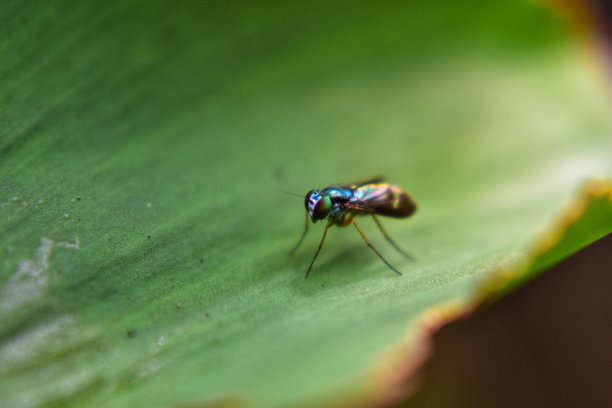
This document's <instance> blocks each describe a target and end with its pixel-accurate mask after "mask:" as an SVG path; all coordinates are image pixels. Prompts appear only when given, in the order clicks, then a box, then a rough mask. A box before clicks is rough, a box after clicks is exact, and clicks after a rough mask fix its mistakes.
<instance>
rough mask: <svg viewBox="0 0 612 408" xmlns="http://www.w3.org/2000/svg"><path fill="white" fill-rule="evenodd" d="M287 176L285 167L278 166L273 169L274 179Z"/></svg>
mask: <svg viewBox="0 0 612 408" xmlns="http://www.w3.org/2000/svg"><path fill="white" fill-rule="evenodd" d="M286 176H287V171H286V170H285V168H284V167H281V166H276V167H275V168H274V170H272V177H274V179H276V180H277V181H282V180H284V179H285V178H286Z"/></svg>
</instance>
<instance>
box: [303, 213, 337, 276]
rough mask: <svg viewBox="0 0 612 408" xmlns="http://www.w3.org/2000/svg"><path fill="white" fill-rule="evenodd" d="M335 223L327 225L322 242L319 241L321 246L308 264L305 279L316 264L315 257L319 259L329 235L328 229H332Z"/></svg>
mask: <svg viewBox="0 0 612 408" xmlns="http://www.w3.org/2000/svg"><path fill="white" fill-rule="evenodd" d="M333 225H334V224H333V223H331V222H330V223H329V224H327V225H326V226H325V231H323V238H321V242H320V243H319V248H317V252H315V254H314V256H313V257H312V261H310V265H309V266H308V270H307V271H306V276H304V279H306V278H307V277H308V274H310V270H311V269H312V265H313V264H314V262H315V259H317V256H318V255H319V252H321V248H323V242H325V237H326V236H327V230H328V229H330V228H331V227H332V226H333Z"/></svg>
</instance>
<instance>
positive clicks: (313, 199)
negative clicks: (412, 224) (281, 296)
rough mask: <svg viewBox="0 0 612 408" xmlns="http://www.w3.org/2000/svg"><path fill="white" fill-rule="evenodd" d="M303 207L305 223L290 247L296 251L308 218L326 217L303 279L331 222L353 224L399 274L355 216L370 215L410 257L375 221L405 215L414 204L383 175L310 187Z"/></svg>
mask: <svg viewBox="0 0 612 408" xmlns="http://www.w3.org/2000/svg"><path fill="white" fill-rule="evenodd" d="M304 205H305V206H306V226H305V228H304V232H303V233H302V236H301V237H300V240H299V242H298V243H297V245H296V246H295V247H294V248H293V249H292V250H291V253H293V252H295V251H296V250H297V249H298V248H299V247H300V245H301V244H302V242H303V241H304V237H305V236H306V233H307V232H308V224H309V223H308V219H309V218H310V220H311V221H312V222H313V223H314V222H317V221H322V220H324V219H326V218H327V225H326V226H325V230H323V237H322V238H321V242H320V243H319V247H318V248H317V251H316V252H315V254H314V257H313V258H312V261H310V265H309V266H308V269H307V270H306V275H305V276H304V277H305V278H307V277H308V275H309V274H310V270H311V269H312V266H313V265H314V263H315V260H316V259H317V256H318V255H319V252H321V248H323V243H324V242H325V237H326V236H327V231H328V230H329V229H330V228H331V227H333V226H334V225H336V226H338V227H346V226H349V225H354V226H355V228H356V229H357V231H358V232H359V234H360V235H361V237H362V238H363V240H364V241H365V242H366V244H367V245H368V246H369V247H370V248H372V250H373V251H374V252H375V253H376V255H378V257H379V258H380V259H381V260H382V261H383V262H384V263H385V264H386V265H387V266H388V267H389V268H390V269H391V270H392V271H393V272H395V273H397V274H398V275H401V274H402V273H401V272H400V271H398V270H397V269H395V268H394V267H393V266H392V265H391V264H390V263H389V262H388V261H387V260H386V259H385V258H384V257H383V256H382V255H381V253H380V252H378V250H377V249H376V248H375V247H374V245H372V242H370V240H369V239H368V237H367V236H366V235H365V233H364V232H363V230H362V229H361V227H360V226H359V225H358V224H357V222H356V221H355V218H356V217H357V216H372V218H373V219H374V222H375V223H376V225H377V226H378V228H379V229H380V231H381V232H382V234H383V236H384V237H385V239H386V240H387V241H389V243H390V244H391V245H392V246H393V247H394V248H395V249H396V250H398V251H399V252H400V253H401V254H402V255H404V256H406V257H408V258H412V256H411V255H409V254H408V253H407V252H404V251H403V250H402V249H401V248H400V247H399V246H398V245H397V244H396V243H395V241H393V240H392V239H391V237H390V236H389V235H388V234H387V232H386V231H385V229H384V228H383V226H382V224H381V223H380V221H379V220H378V217H377V216H378V215H380V216H384V217H392V218H407V217H409V216H411V215H412V214H414V212H415V211H416V204H415V203H414V201H412V199H411V198H410V196H409V195H408V193H406V192H405V191H404V190H402V189H400V188H399V187H397V186H394V185H392V184H389V183H386V182H385V181H384V179H383V178H382V177H376V178H373V179H370V180H365V181H361V182H358V183H354V184H345V185H339V186H332V187H327V188H324V189H322V190H318V189H314V190H310V191H309V192H308V194H306V197H305V199H304Z"/></svg>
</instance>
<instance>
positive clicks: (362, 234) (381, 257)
mask: <svg viewBox="0 0 612 408" xmlns="http://www.w3.org/2000/svg"><path fill="white" fill-rule="evenodd" d="M353 225H354V226H355V228H357V231H359V233H360V234H361V236H362V237H363V240H364V241H365V242H366V244H368V246H369V247H370V248H372V250H373V251H374V252H376V255H378V257H379V258H380V259H382V261H383V262H384V263H385V264H386V265H387V266H388V267H389V268H391V270H392V271H393V272H395V273H397V274H398V275H401V274H402V273H401V272H400V271H398V270H397V269H395V268H394V267H393V266H391V264H390V263H389V262H387V260H386V259H385V258H384V257H383V256H382V255H381V254H380V252H378V250H377V249H376V248H375V247H374V245H372V243H371V242H370V240H369V239H368V237H366V235H365V234H364V233H363V231H362V230H361V228H359V225H357V223H356V222H355V221H353Z"/></svg>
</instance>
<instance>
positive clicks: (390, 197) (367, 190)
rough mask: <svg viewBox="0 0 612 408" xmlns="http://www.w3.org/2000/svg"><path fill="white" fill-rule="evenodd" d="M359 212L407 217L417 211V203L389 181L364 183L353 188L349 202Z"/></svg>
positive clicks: (352, 208)
mask: <svg viewBox="0 0 612 408" xmlns="http://www.w3.org/2000/svg"><path fill="white" fill-rule="evenodd" d="M349 205H350V208H351V210H353V211H355V212H358V213H366V214H378V215H383V216H387V217H395V218H405V217H409V216H410V215H412V214H413V213H414V212H415V211H416V204H415V203H414V202H413V201H412V199H411V198H410V196H409V195H408V193H406V192H405V191H403V190H402V189H400V188H399V187H396V186H394V185H391V184H388V183H376V184H364V185H361V186H359V187H357V188H355V189H354V190H353V199H352V200H351V201H350V203H349Z"/></svg>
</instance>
